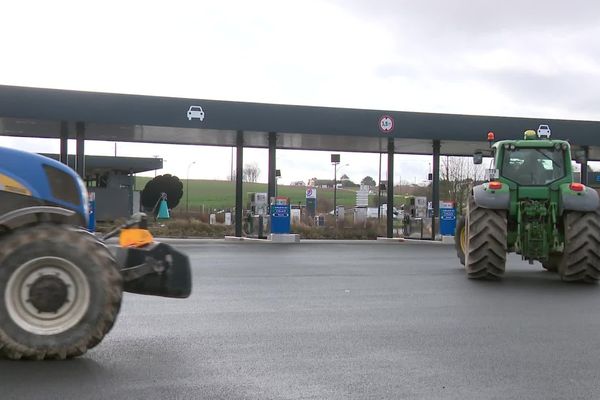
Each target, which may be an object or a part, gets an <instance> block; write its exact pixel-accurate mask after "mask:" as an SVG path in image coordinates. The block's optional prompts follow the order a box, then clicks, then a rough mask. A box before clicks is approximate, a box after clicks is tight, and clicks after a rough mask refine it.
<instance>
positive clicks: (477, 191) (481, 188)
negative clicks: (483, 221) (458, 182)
mask: <svg viewBox="0 0 600 400" xmlns="http://www.w3.org/2000/svg"><path fill="white" fill-rule="evenodd" d="M473 200H474V201H475V204H477V205H478V206H479V207H483V208H489V209H492V210H508V209H509V207H510V190H509V188H508V185H505V184H503V185H502V187H501V188H499V189H491V188H490V187H489V183H483V184H481V185H477V186H474V187H473Z"/></svg>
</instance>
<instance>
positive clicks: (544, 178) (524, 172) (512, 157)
mask: <svg viewBox="0 0 600 400" xmlns="http://www.w3.org/2000/svg"><path fill="white" fill-rule="evenodd" d="M501 174H502V176H503V177H504V178H507V179H510V180H511V181H513V182H516V183H518V184H519V185H525V186H539V185H546V184H548V183H550V182H554V181H555V180H557V179H560V178H563V177H564V176H565V156H564V152H563V150H562V149H560V150H555V149H554V148H543V149H534V148H526V149H519V148H516V149H514V150H510V149H506V150H505V152H504V159H503V160H502V171H501Z"/></svg>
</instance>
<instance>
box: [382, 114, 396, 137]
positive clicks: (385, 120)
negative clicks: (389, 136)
mask: <svg viewBox="0 0 600 400" xmlns="http://www.w3.org/2000/svg"><path fill="white" fill-rule="evenodd" d="M379 129H380V130H381V132H383V133H390V132H391V131H393V130H394V118H392V117H391V116H389V115H382V116H381V118H379Z"/></svg>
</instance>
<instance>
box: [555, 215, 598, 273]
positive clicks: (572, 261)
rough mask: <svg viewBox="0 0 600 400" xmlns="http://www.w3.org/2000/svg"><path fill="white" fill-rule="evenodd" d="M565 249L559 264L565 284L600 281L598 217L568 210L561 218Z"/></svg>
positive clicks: (559, 270)
mask: <svg viewBox="0 0 600 400" xmlns="http://www.w3.org/2000/svg"><path fill="white" fill-rule="evenodd" d="M563 221H564V224H563V225H564V227H565V250H564V252H563V256H562V258H561V260H560V263H559V265H558V273H559V275H560V278H561V279H562V280H563V281H566V282H589V283H595V282H598V280H600V215H599V214H598V212H581V211H568V212H565V215H564V217H563Z"/></svg>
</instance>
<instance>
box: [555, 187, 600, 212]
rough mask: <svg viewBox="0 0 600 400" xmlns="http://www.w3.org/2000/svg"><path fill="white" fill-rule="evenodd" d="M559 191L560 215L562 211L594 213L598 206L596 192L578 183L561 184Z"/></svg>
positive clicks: (598, 201)
mask: <svg viewBox="0 0 600 400" xmlns="http://www.w3.org/2000/svg"><path fill="white" fill-rule="evenodd" d="M574 189H575V190H574ZM559 190H560V200H561V201H560V210H559V212H560V213H561V214H562V213H563V211H583V212H590V211H596V210H597V209H598V207H599V206H600V198H599V197H598V192H596V191H595V190H594V189H592V188H590V187H587V186H584V185H582V184H580V183H578V184H571V183H563V184H562V185H560V188H559Z"/></svg>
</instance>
